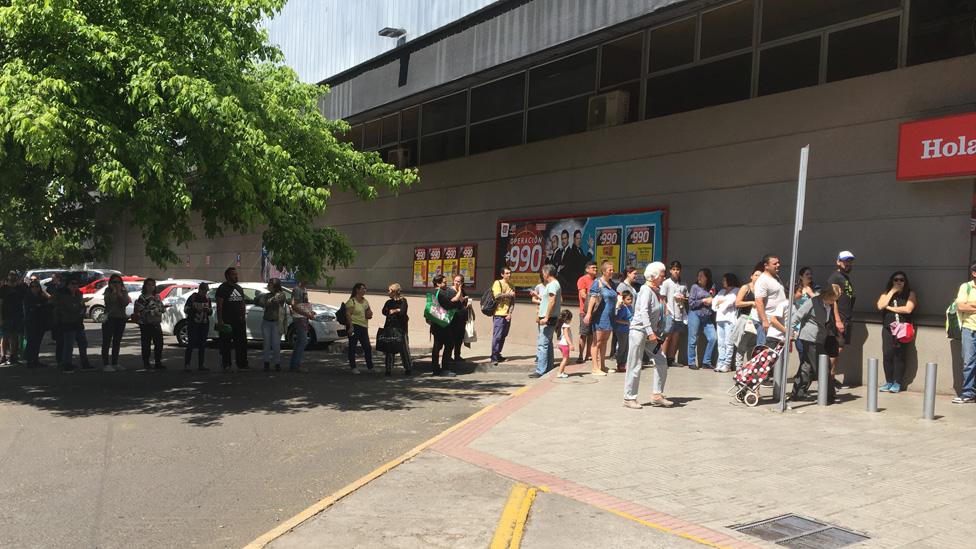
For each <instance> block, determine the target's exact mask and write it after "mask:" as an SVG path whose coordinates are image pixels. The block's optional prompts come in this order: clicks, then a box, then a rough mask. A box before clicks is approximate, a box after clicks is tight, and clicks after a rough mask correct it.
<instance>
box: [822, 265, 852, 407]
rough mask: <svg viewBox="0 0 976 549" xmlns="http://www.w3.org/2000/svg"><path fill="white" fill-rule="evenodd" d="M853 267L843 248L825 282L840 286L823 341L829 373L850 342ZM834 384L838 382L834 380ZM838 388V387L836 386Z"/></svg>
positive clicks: (835, 371) (834, 371) (838, 383)
mask: <svg viewBox="0 0 976 549" xmlns="http://www.w3.org/2000/svg"><path fill="white" fill-rule="evenodd" d="M853 269H854V254H852V253H851V252H849V251H847V250H844V251H843V252H840V253H839V254H837V270H836V271H834V272H833V273H831V275H830V277H829V278H827V284H828V285H830V284H836V285H837V287H839V288H840V298H838V299H837V303H836V304H834V306H833V307H831V310H830V322H829V323H828V329H827V339H826V340H825V341H824V351H826V353H827V356H829V357H830V375H831V376H834V375H835V374H836V373H837V361H838V359H839V358H840V354H841V353H842V352H843V351H844V347H846V346H847V345H849V344H850V343H851V313H852V311H853V310H854V299H855V298H856V295H855V293H854V285H853V284H851V270H853ZM834 384H835V386H837V385H840V382H838V381H834ZM838 388H839V387H838Z"/></svg>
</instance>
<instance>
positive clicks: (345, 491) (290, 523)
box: [244, 385, 533, 549]
mask: <svg viewBox="0 0 976 549" xmlns="http://www.w3.org/2000/svg"><path fill="white" fill-rule="evenodd" d="M532 387H533V385H526V386H524V387H520V388H518V389H517V390H515V391H513V392H512V393H511V394H510V395H508V398H506V399H505V400H502V401H499V402H496V403H494V404H489V405H488V406H486V407H484V408H482V409H481V410H478V411H477V412H475V413H473V414H471V415H470V416H468V417H466V418H465V419H463V420H461V421H459V422H458V423H456V424H454V425H452V426H451V427H448V428H447V429H445V430H444V431H442V432H441V433H439V434H437V435H435V436H433V437H431V438H430V439H427V440H426V441H424V442H421V443H420V444H418V445H417V446H414V447H413V448H411V449H410V450H407V452H406V453H404V454H402V455H401V456H399V457H397V458H394V459H393V460H391V461H388V462H387V463H384V464H383V465H380V466H379V467H377V468H376V469H374V470H373V471H372V472H370V473H368V474H366V475H364V476H362V477H360V478H358V479H357V480H355V481H353V482H351V483H349V484H347V485H345V486H343V487H342V488H341V489H339V490H338V491H337V492H335V493H333V494H332V495H329V496H326V497H324V498H322V499H320V500H319V501H317V502H315V503H313V504H312V505H310V506H308V507H307V508H306V509H305V510H303V511H301V512H300V513H298V514H297V515H295V516H293V517H291V518H290V519H288V520H286V521H284V522H282V523H281V524H279V525H278V526H277V527H275V528H273V529H272V530H269V531H267V532H265V533H264V534H262V535H261V536H259V537H258V538H257V539H255V540H254V541H252V542H251V543H248V544H247V545H245V546H244V549H263V548H264V547H265V546H266V545H268V544H269V543H271V542H272V541H274V540H276V539H278V538H280V537H281V536H283V535H285V534H286V533H288V532H289V531H291V530H293V529H295V528H297V527H298V525H300V524H301V523H303V522H305V521H306V520H308V519H310V518H312V517H314V516H315V515H317V514H319V513H321V512H322V511H324V510H326V509H328V508H329V507H331V506H332V505H333V504H335V502H337V501H339V500H340V499H342V498H344V497H346V496H348V495H349V494H352V493H353V492H355V491H356V490H359V489H360V488H362V487H363V486H366V485H367V484H369V483H370V482H372V481H374V480H376V479H377V478H379V477H381V476H383V475H384V474H386V473H387V472H389V471H390V470H391V469H393V468H394V467H396V466H397V465H400V464H401V463H403V462H405V461H407V460H408V459H410V458H412V457H414V456H416V455H417V454H419V453H420V452H422V451H424V450H425V449H427V448H428V447H429V446H431V445H433V444H435V443H437V442H438V441H440V440H441V439H442V438H444V437H446V436H447V435H449V434H451V433H453V432H454V431H456V430H458V429H460V428H461V427H464V426H465V425H467V424H468V423H471V422H472V421H474V420H476V419H478V418H479V417H481V416H483V415H484V414H486V413H488V411H489V410H491V409H492V408H494V407H495V406H498V405H499V404H501V403H502V402H506V401H508V400H511V399H513V398H515V397H517V396H519V395H521V394H522V393H524V392H526V391H528V390H529V389H531V388H532Z"/></svg>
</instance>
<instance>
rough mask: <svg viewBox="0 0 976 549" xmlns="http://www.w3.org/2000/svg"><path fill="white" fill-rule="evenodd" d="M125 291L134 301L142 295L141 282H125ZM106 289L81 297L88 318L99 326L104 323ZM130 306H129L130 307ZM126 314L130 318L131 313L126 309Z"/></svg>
mask: <svg viewBox="0 0 976 549" xmlns="http://www.w3.org/2000/svg"><path fill="white" fill-rule="evenodd" d="M123 284H124V285H125V291H126V292H127V293H128V294H129V297H130V298H132V299H135V298H137V297H139V294H140V293H142V282H125V283H123ZM107 289H108V288H107V287H105V288H99V289H98V290H97V291H96V292H95V293H93V294H87V295H85V296H83V297H84V298H85V310H86V313H87V315H88V318H90V319H92V320H94V321H95V322H98V323H99V324H101V323H102V322H105V290H107ZM131 306H132V304H131V303H130V304H129V307H131ZM127 313H128V315H129V316H132V311H131V310H129V309H128V308H127Z"/></svg>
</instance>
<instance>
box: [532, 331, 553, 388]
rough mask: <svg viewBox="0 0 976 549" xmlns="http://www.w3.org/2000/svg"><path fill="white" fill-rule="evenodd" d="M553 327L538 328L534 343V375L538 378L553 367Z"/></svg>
mask: <svg viewBox="0 0 976 549" xmlns="http://www.w3.org/2000/svg"><path fill="white" fill-rule="evenodd" d="M555 331H556V327H555V326H548V325H547V326H539V339H538V340H537V341H536V351H535V373H537V374H539V375H540V376H541V375H542V374H544V373H546V372H548V371H549V369H550V368H552V366H553V359H554V357H553V348H552V334H553V332H555Z"/></svg>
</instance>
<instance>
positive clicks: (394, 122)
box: [380, 114, 400, 145]
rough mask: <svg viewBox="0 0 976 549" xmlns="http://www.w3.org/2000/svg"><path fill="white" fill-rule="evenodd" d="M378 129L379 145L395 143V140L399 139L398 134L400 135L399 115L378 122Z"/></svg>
mask: <svg viewBox="0 0 976 549" xmlns="http://www.w3.org/2000/svg"><path fill="white" fill-rule="evenodd" d="M380 127H381V131H380V136H381V141H380V145H389V144H390V143H396V142H397V139H399V135H398V134H399V133H400V115H399V114H394V115H392V116H387V117H386V118H384V119H382V120H380Z"/></svg>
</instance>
